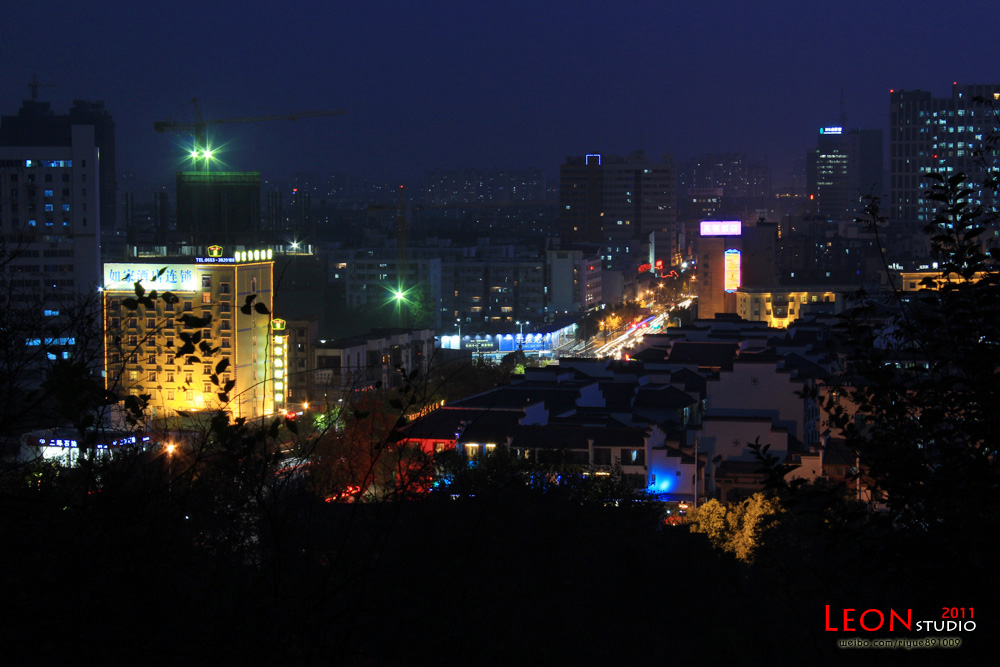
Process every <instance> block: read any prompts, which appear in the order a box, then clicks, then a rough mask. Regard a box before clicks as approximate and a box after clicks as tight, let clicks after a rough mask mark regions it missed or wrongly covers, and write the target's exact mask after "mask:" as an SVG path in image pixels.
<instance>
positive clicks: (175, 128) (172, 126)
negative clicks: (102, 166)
mask: <svg viewBox="0 0 1000 667" xmlns="http://www.w3.org/2000/svg"><path fill="white" fill-rule="evenodd" d="M345 113H347V112H346V111H344V110H343V109H336V110H333V111H298V112H296V113H283V114H274V115H271V116H247V117H245V118H217V119H213V120H205V121H201V122H196V123H178V122H174V121H171V120H162V121H157V122H155V123H153V129H154V130H156V131H157V132H194V133H195V134H198V132H199V130H203V129H204V128H206V127H208V126H209V125H222V124H223V123H259V122H262V121H267V120H298V119H299V118H315V117H316V116H339V115H342V114H345Z"/></svg>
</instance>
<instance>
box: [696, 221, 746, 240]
mask: <svg viewBox="0 0 1000 667" xmlns="http://www.w3.org/2000/svg"><path fill="white" fill-rule="evenodd" d="M742 233H743V222H742V221H740V220H702V221H701V235H702V236H740V235H741V234H742Z"/></svg>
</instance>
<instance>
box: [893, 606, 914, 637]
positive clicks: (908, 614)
mask: <svg viewBox="0 0 1000 667" xmlns="http://www.w3.org/2000/svg"><path fill="white" fill-rule="evenodd" d="M893 617H895V618H896V619H897V620H898V621H899V624H900V625H902V626H903V627H905V628H906V629H907V630H912V626H913V610H912V609H907V610H906V621H905V622H904V621H903V617H902V616H900V615H899V614H897V613H896V610H895V609H893V608H891V607H890V608H889V631H890V632H892V620H893Z"/></svg>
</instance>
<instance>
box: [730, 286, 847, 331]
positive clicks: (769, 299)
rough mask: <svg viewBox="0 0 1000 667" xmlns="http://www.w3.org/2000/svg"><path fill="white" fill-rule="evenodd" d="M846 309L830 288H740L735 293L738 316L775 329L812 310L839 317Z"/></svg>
mask: <svg viewBox="0 0 1000 667" xmlns="http://www.w3.org/2000/svg"><path fill="white" fill-rule="evenodd" d="M820 304H825V305H820ZM843 306H844V303H843V299H838V298H837V293H836V292H834V291H832V290H830V288H829V287H788V288H784V289H779V288H773V287H741V288H740V289H738V290H737V291H736V314H737V315H739V316H740V317H741V318H743V319H744V320H748V321H750V322H766V323H767V325H768V326H770V327H775V328H776V329H784V328H786V327H788V325H789V324H791V323H792V322H794V321H795V320H797V319H799V318H800V317H802V316H803V315H804V314H807V313H809V312H810V311H812V312H813V313H814V314H815V312H817V311H822V312H827V313H829V314H836V313H839V312H840V311H841V310H843Z"/></svg>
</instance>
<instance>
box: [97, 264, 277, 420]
mask: <svg viewBox="0 0 1000 667" xmlns="http://www.w3.org/2000/svg"><path fill="white" fill-rule="evenodd" d="M208 250H209V253H208V256H206V257H196V258H191V257H185V258H157V259H155V260H149V261H145V262H142V261H133V262H128V263H108V264H105V265H104V283H103V285H104V287H103V293H104V312H105V339H106V344H107V347H106V353H105V369H106V377H107V380H106V382H107V385H108V386H107V388H108V389H109V390H111V391H117V392H118V394H119V395H122V396H124V395H127V394H131V395H135V396H139V395H143V394H145V395H148V396H149V400H148V416H149V417H151V418H154V419H155V418H161V417H171V416H174V415H177V414H179V413H181V414H182V413H186V412H195V411H213V410H220V409H221V410H225V411H227V412H229V413H230V414H231V415H232V416H233V417H245V418H248V419H252V418H254V417H260V416H263V415H266V414H270V413H273V412H274V411H275V410H276V409H280V408H281V407H282V406H283V404H284V402H285V401H286V400H289V397H288V396H287V395H286V392H285V387H286V383H287V378H286V373H287V355H286V350H285V345H284V343H285V342H286V340H287V339H286V337H285V336H286V332H285V331H284V330H283V328H282V327H281V324H282V322H281V320H278V319H275V320H274V321H273V322H272V319H271V315H270V313H271V306H272V284H273V274H274V262H273V261H272V257H271V252H270V251H261V250H253V251H239V252H236V253H229V254H228V255H225V254H223V248H222V247H220V246H211V247H210V248H209V249H208ZM192 259H193V260H194V261H192ZM136 281H138V282H140V284H141V285H142V287H143V289H144V291H145V295H146V296H150V293H151V291H153V290H156V292H157V298H156V299H155V303H154V305H153V307H152V308H150V307H148V305H141V304H140V305H139V306H138V308H136V309H134V310H132V309H129V308H126V307H125V306H124V305H123V304H124V303H125V300H126V299H128V298H132V299H134V298H135V297H136V288H135V282H136ZM165 292H169V293H171V294H173V295H175V296H176V297H177V301H176V303H167V302H166V301H165V300H164V299H163V298H162V297H163V294H164V293H165ZM251 296H252V297H254V298H253V300H252V304H251V307H250V314H245V313H244V312H241V308H242V307H244V306H245V305H246V304H247V303H248V299H250V297H251ZM258 305H262V306H263V308H260V309H258ZM261 311H264V312H261ZM185 315H187V316H194V317H197V318H210V322H209V323H208V324H207V325H206V326H204V327H203V328H191V327H189V326H187V325H186V323H185V322H184V319H185V317H184V316H185ZM272 329H273V330H272ZM195 334H196V335H198V337H199V338H200V340H199V341H198V343H196V344H195V348H196V352H195V353H194V354H193V355H190V354H185V355H183V356H181V357H177V356H176V353H177V351H178V350H179V349H180V348H181V347H182V346H183V345H184V340H183V338H185V337H188V336H191V335H195ZM202 341H207V343H208V345H207V346H206V347H207V348H208V353H207V354H206V350H205V349H200V342H202ZM223 361H225V362H226V363H225V364H224V365H222V366H220V363H221V362H223ZM213 375H215V376H216V380H217V381H218V384H216V383H215V382H213V377H212V376H213ZM229 381H234V382H235V384H234V386H233V387H232V389H231V390H230V391H229V392H228V399H229V401H228V402H223V401H222V400H220V397H219V394H220V393H222V391H223V389H222V388H223V387H224V386H225V385H226V383H227V382H229Z"/></svg>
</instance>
